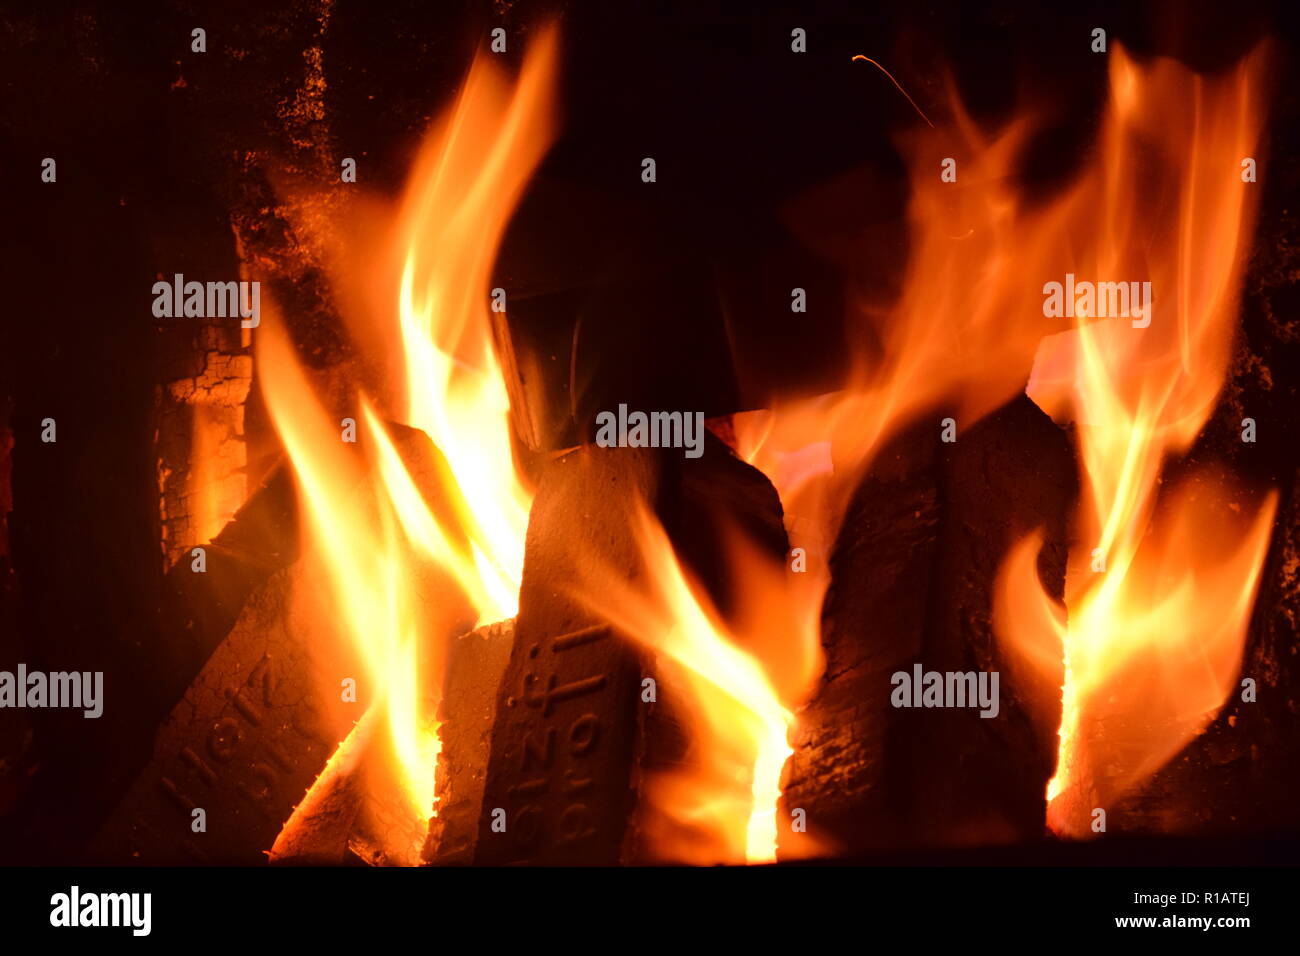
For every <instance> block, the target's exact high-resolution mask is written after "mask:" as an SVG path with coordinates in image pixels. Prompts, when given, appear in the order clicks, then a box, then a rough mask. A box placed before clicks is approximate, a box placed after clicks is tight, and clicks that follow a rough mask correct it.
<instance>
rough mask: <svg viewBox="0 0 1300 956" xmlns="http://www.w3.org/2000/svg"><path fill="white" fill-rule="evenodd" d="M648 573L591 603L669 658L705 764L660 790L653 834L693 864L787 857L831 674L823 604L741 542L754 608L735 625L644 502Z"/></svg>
mask: <svg viewBox="0 0 1300 956" xmlns="http://www.w3.org/2000/svg"><path fill="white" fill-rule="evenodd" d="M633 525H634V529H635V530H634V534H635V535H636V540H637V543H638V545H639V548H640V553H641V561H642V565H643V568H644V576H643V579H642V581H640V582H639V583H638V584H636V585H632V584H628V583H627V582H626V581H621V580H619V579H618V578H617V577H615V576H612V575H610V576H608V577H605V578H602V580H600V581H599V582H589V585H590V586H588V587H586V588H584V592H585V593H583V594H582V595H581V596H582V599H583V600H584V601H586V603H587V604H588V605H589V606H590V607H591V608H592V610H593V611H594V612H596V613H597V614H600V615H601V616H603V617H604V618H605V619H607V620H608V621H609V622H610V623H611V624H613V625H614V626H615V628H617V629H618V630H619V631H620V632H621V633H622V634H624V635H626V636H628V637H630V638H632V639H634V640H636V641H638V642H640V643H642V644H643V645H644V646H645V647H647V648H649V649H650V650H652V651H653V652H655V654H656V655H657V656H658V667H659V669H660V670H661V673H662V674H663V675H664V677H665V680H664V682H663V687H664V688H665V690H664V691H663V692H664V693H665V694H668V693H671V694H672V700H673V701H674V702H676V703H677V704H679V705H681V706H682V707H683V709H684V711H685V714H684V716H685V718H686V721H687V724H688V726H689V730H690V734H691V737H692V741H691V746H692V749H693V751H694V754H695V755H696V758H697V759H692V760H689V761H688V765H687V766H685V767H681V768H678V769H675V770H674V771H672V772H664V773H661V774H659V775H658V776H657V777H656V778H654V779H652V780H650V781H649V782H648V784H647V786H646V797H647V799H648V800H649V801H650V802H651V804H652V805H653V806H654V807H655V808H656V809H657V811H658V812H659V813H660V814H662V815H663V817H664V818H665V819H667V820H669V821H670V825H668V826H657V827H656V826H654V825H653V824H652V825H651V833H650V836H651V839H652V841H653V842H654V844H655V846H654V851H655V853H656V854H657V855H658V856H661V857H663V858H665V859H672V860H674V861H676V862H683V863H699V864H714V863H766V862H771V861H773V860H775V859H776V837H777V800H778V799H779V797H780V795H781V788H780V781H781V772H782V769H783V767H784V766H785V762H786V759H787V758H788V757H789V756H790V754H791V753H793V751H792V749H791V747H790V745H789V743H788V742H787V737H788V734H789V730H790V726H791V723H792V721H793V719H794V715H793V713H792V711H791V705H792V704H795V703H797V702H798V701H799V700H800V698H801V695H802V694H803V693H804V692H805V691H806V688H807V687H808V686H809V685H810V684H811V682H812V680H813V679H814V678H815V677H816V676H817V674H818V673H819V672H820V669H821V666H822V665H821V660H820V645H819V644H818V641H817V622H816V619H815V617H812V616H808V615H807V614H804V616H803V617H802V618H801V617H800V614H801V612H804V611H806V610H807V609H808V608H810V607H812V608H815V607H816V604H815V603H814V602H810V601H808V600H807V599H805V598H803V597H802V596H799V595H798V594H797V590H798V587H799V580H798V576H794V577H793V579H792V577H791V576H790V575H787V573H786V571H785V569H784V568H783V567H782V566H781V564H780V563H777V562H774V561H773V560H772V558H771V557H770V556H769V555H767V554H764V553H761V552H759V551H758V550H757V548H756V547H754V546H752V545H750V544H749V543H748V542H747V541H745V540H743V539H741V538H739V537H738V536H737V538H736V540H734V541H733V542H731V545H732V546H731V549H730V550H731V557H732V561H733V563H734V564H736V565H737V566H738V567H739V568H740V569H741V570H740V578H741V579H742V580H743V581H744V582H745V583H744V585H743V596H744V600H743V601H742V602H741V604H740V607H741V610H740V612H738V614H737V620H735V621H733V622H732V623H731V624H730V625H729V624H728V623H727V622H725V621H724V620H723V618H722V616H721V615H720V614H719V612H718V611H717V610H716V609H715V608H714V606H713V605H712V603H711V602H710V600H709V598H708V597H707V595H706V594H705V592H704V591H703V589H702V588H701V587H700V586H698V584H695V583H693V582H692V580H691V578H690V575H689V572H687V571H686V570H685V569H684V568H683V567H682V565H681V563H680V562H679V561H678V559H677V556H676V554H675V553H674V551H673V547H672V544H671V543H670V542H669V540H668V536H667V534H666V533H665V531H664V529H663V527H662V525H660V523H659V521H658V520H657V519H656V518H655V517H654V515H653V513H652V512H651V511H650V509H649V508H648V507H647V506H646V505H645V504H644V503H638V505H637V508H636V513H635V519H634V522H633Z"/></svg>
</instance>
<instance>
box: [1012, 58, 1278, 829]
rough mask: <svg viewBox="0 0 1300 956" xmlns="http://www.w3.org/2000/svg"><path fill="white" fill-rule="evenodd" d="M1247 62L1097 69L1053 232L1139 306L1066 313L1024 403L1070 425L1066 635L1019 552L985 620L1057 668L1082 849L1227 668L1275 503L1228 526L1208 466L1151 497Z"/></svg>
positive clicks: (1212, 275)
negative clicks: (1089, 136)
mask: <svg viewBox="0 0 1300 956" xmlns="http://www.w3.org/2000/svg"><path fill="white" fill-rule="evenodd" d="M1260 61H1261V57H1260V54H1259V53H1256V54H1254V55H1252V56H1251V57H1250V58H1248V59H1247V60H1246V61H1244V62H1243V63H1242V64H1240V65H1239V66H1238V68H1237V69H1236V70H1235V71H1234V72H1233V73H1231V74H1230V75H1228V76H1225V77H1220V78H1214V79H1206V78H1203V77H1200V76H1195V75H1192V74H1190V73H1189V71H1188V70H1186V69H1185V68H1183V67H1181V66H1179V65H1178V64H1176V63H1174V62H1172V61H1166V60H1157V61H1155V62H1153V63H1151V64H1150V65H1145V66H1143V65H1139V64H1137V63H1135V62H1134V61H1133V60H1132V59H1130V58H1129V57H1128V56H1127V55H1125V54H1124V53H1123V52H1122V51H1117V52H1115V53H1113V54H1112V59H1111V99H1110V104H1109V109H1108V111H1107V114H1106V120H1105V125H1104V128H1103V133H1102V139H1101V151H1100V159H1099V162H1097V163H1096V164H1095V165H1093V166H1092V167H1090V168H1089V169H1088V170H1087V172H1086V173H1085V174H1084V175H1083V176H1082V177H1081V178H1080V179H1079V181H1078V182H1077V183H1076V184H1075V186H1074V187H1072V189H1071V191H1070V193H1069V194H1068V195H1067V196H1066V197H1065V199H1064V200H1063V201H1062V208H1065V209H1073V210H1074V211H1075V213H1076V214H1071V215H1070V216H1069V217H1068V218H1067V220H1066V221H1065V223H1064V225H1065V226H1066V227H1067V228H1070V229H1071V231H1072V233H1073V234H1074V235H1075V236H1078V237H1083V236H1088V235H1095V236H1096V237H1097V238H1096V239H1095V240H1094V241H1092V242H1091V243H1089V242H1085V241H1083V240H1082V238H1080V240H1079V248H1078V250H1077V251H1076V253H1075V256H1074V257H1072V260H1071V261H1072V263H1073V265H1072V271H1073V272H1074V273H1076V274H1078V275H1079V276H1080V277H1081V278H1082V277H1085V276H1086V277H1088V278H1094V277H1095V278H1096V279H1098V280H1108V281H1109V280H1143V281H1149V282H1150V283H1151V289H1152V300H1153V307H1152V308H1151V311H1150V313H1149V315H1147V316H1145V317H1143V319H1142V320H1140V321H1137V320H1133V321H1131V320H1130V319H1128V318H1115V317H1110V318H1106V319H1098V318H1095V317H1094V314H1092V313H1090V312H1089V310H1088V309H1087V308H1084V309H1082V310H1080V311H1081V312H1083V313H1084V314H1080V315H1079V316H1078V317H1077V319H1076V328H1074V329H1073V330H1071V331H1070V332H1066V333H1062V334H1061V335H1058V336H1054V337H1053V338H1050V339H1048V340H1046V341H1045V342H1044V343H1043V348H1042V350H1041V351H1040V353H1039V356H1038V360H1037V363H1036V365H1035V371H1034V376H1033V379H1032V380H1031V382H1030V385H1029V388H1028V389H1027V391H1028V393H1029V395H1030V397H1031V398H1033V399H1034V401H1035V402H1037V403H1038V404H1039V405H1040V407H1042V408H1043V409H1044V410H1045V411H1047V412H1048V413H1049V414H1052V415H1053V417H1055V418H1057V419H1058V420H1064V419H1073V420H1074V421H1075V422H1076V423H1077V425H1078V436H1079V450H1080V458H1081V467H1082V478H1083V488H1084V498H1083V501H1082V502H1081V505H1080V509H1079V514H1078V515H1077V516H1076V547H1075V548H1074V550H1073V552H1072V554H1071V560H1070V566H1069V569H1068V571H1067V580H1066V595H1065V602H1066V606H1067V608H1068V609H1069V614H1068V617H1069V622H1068V624H1066V623H1064V621H1063V620H1062V617H1061V615H1060V614H1059V613H1057V612H1055V611H1054V610H1053V609H1052V608H1051V607H1050V603H1051V602H1050V601H1049V599H1048V598H1047V597H1046V596H1045V595H1044V594H1043V592H1042V588H1041V585H1040V583H1039V581H1038V577H1037V574H1036V572H1035V571H1034V560H1035V557H1036V554H1037V540H1036V539H1030V540H1028V541H1026V542H1023V543H1022V544H1021V545H1020V546H1019V547H1018V548H1016V549H1015V550H1014V551H1013V552H1012V554H1011V555H1010V556H1009V558H1008V560H1007V562H1006V566H1005V567H1004V569H1003V572H1002V576H1001V579H1000V583H999V587H998V592H999V593H998V603H997V609H996V620H997V626H998V630H999V633H1000V634H1001V636H1002V637H1003V638H1004V639H1005V640H1006V641H1008V642H1009V645H1010V647H1011V648H1013V649H1014V650H1015V651H1016V652H1017V653H1018V654H1019V655H1020V657H1021V659H1022V660H1025V661H1028V662H1029V663H1030V664H1031V665H1032V666H1033V667H1034V668H1036V669H1037V670H1038V671H1039V672H1040V673H1050V672H1051V671H1052V669H1053V668H1055V670H1056V672H1057V673H1061V672H1062V671H1063V699H1062V715H1061V724H1060V748H1059V754H1058V764H1057V770H1056V774H1055V776H1054V777H1053V778H1052V780H1051V782H1050V783H1049V786H1048V793H1047V796H1048V799H1049V801H1050V805H1049V810H1048V822H1049V824H1050V826H1051V827H1052V829H1053V830H1055V831H1056V832H1058V833H1062V834H1068V835H1073V836H1081V835H1086V834H1088V833H1089V831H1090V824H1091V823H1092V819H1093V817H1092V814H1093V810H1094V808H1102V809H1107V808H1109V807H1111V806H1113V801H1114V800H1115V799H1116V798H1117V797H1119V796H1120V795H1122V794H1123V793H1124V792H1126V791H1128V790H1130V789H1132V788H1133V787H1134V786H1136V785H1138V784H1139V783H1141V781H1143V780H1144V779H1145V778H1146V777H1148V776H1149V775H1150V774H1152V773H1154V772H1155V771H1156V770H1158V769H1159V768H1160V767H1161V766H1162V765H1163V764H1165V763H1166V762H1167V761H1168V760H1169V759H1170V758H1171V757H1173V756H1174V755H1175V754H1176V753H1177V752H1178V751H1179V750H1180V749H1181V748H1182V747H1183V746H1184V745H1185V744H1186V743H1187V742H1188V741H1189V740H1190V739H1191V738H1192V737H1194V736H1195V735H1196V734H1197V733H1199V732H1200V731H1201V730H1203V729H1204V727H1205V726H1206V725H1207V724H1208V723H1209V721H1211V720H1212V719H1213V718H1214V716H1215V714H1217V713H1218V710H1219V708H1220V707H1221V706H1222V705H1223V702H1224V699H1225V697H1226V695H1227V694H1228V692H1229V690H1230V688H1231V686H1232V683H1233V679H1234V675H1235V674H1236V669H1237V667H1238V666H1239V663H1240V660H1241V653H1242V648H1243V645H1244V641H1245V636H1246V624H1247V618H1248V615H1249V612H1250V608H1251V605H1252V603H1253V599H1254V592H1255V587H1256V584H1257V582H1258V578H1259V573H1260V567H1261V563H1262V561H1263V556H1264V553H1265V550H1266V547H1267V543H1268V537H1269V529H1270V526H1271V523H1272V518H1273V512H1274V507H1275V496H1273V495H1270V496H1269V497H1268V499H1267V501H1266V502H1265V503H1264V504H1263V505H1261V506H1256V507H1254V508H1253V509H1252V508H1249V507H1248V510H1253V511H1254V515H1253V517H1252V518H1249V519H1245V518H1241V517H1239V516H1238V515H1239V513H1240V512H1242V511H1243V506H1242V504H1241V503H1239V500H1238V499H1239V498H1240V497H1241V495H1240V493H1239V492H1238V491H1237V490H1235V489H1234V487H1233V486H1232V483H1231V482H1230V481H1228V480H1225V479H1223V478H1221V477H1218V476H1215V475H1212V474H1210V473H1209V472H1208V471H1207V470H1205V469H1201V470H1200V471H1198V472H1197V473H1196V474H1195V475H1193V476H1190V477H1188V478H1185V479H1184V480H1182V481H1181V482H1180V483H1179V485H1178V486H1177V487H1176V488H1174V489H1173V490H1172V491H1171V492H1170V493H1169V494H1167V495H1165V496H1161V495H1160V483H1161V473H1162V469H1163V468H1164V467H1165V463H1166V461H1167V460H1168V459H1169V457H1170V456H1172V455H1177V454H1180V453H1182V452H1185V451H1186V450H1187V449H1188V448H1189V446H1190V445H1191V443H1192V442H1193V440H1194V439H1195V438H1196V436H1197V435H1198V434H1199V433H1200V431H1201V428H1202V427H1203V426H1204V424H1205V422H1206V420H1207V419H1208V417H1209V415H1210V413H1211V411H1212V410H1213V407H1214V403H1215V401H1216V399H1217V396H1218V393H1219V390H1220V388H1221V387H1222V383H1223V380H1224V377H1225V374H1226V371H1227V367H1228V361H1229V358H1230V349H1231V344H1232V336H1233V329H1234V325H1235V317H1236V306H1237V293H1238V286H1239V283H1240V278H1241V268H1242V263H1243V261H1244V255H1245V253H1246V251H1247V243H1246V242H1244V241H1243V240H1246V239H1247V238H1248V237H1249V235H1250V230H1251V225H1252V222H1253V211H1254V202H1253V194H1252V190H1253V189H1254V188H1255V187H1254V186H1252V185H1250V184H1248V183H1243V182H1242V180H1241V176H1240V171H1241V163H1242V160H1243V158H1244V157H1248V156H1252V155H1254V151H1255V146H1256V143H1257V137H1258V133H1259V129H1260V124H1261V115H1260V111H1259V108H1258V105H1257V103H1256V98H1257V93H1258V90H1257V85H1258V84H1257V76H1258V73H1259V71H1260V67H1261V62H1260ZM1139 162H1142V163H1147V164H1150V166H1149V168H1147V169H1145V171H1141V172H1140V171H1139V169H1140V167H1139ZM1085 211H1086V212H1085ZM1080 214H1081V215H1080ZM1056 278H1059V276H1057V277H1056ZM1143 322H1149V325H1147V326H1146V327H1142V325H1143ZM1053 659H1054V660H1053ZM1062 661H1063V666H1062ZM1058 686H1059V685H1058Z"/></svg>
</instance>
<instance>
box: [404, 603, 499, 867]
mask: <svg viewBox="0 0 1300 956" xmlns="http://www.w3.org/2000/svg"><path fill="white" fill-rule="evenodd" d="M514 638H515V622H514V621H500V622H498V623H496V624H489V625H487V626H485V627H480V628H476V629H475V630H473V631H470V632H469V633H468V634H466V635H464V636H463V637H461V638H459V639H458V640H457V641H455V642H454V643H453V644H452V646H451V649H450V651H449V653H448V655H447V676H446V679H445V680H444V682H443V689H442V700H441V702H440V703H439V705H438V737H439V740H440V741H441V743H442V750H441V752H440V754H439V756H438V779H437V781H436V787H437V800H438V803H437V816H435V817H434V818H433V819H432V820H430V821H429V836H428V841H427V842H426V844H425V849H424V859H425V860H426V861H427V862H430V863H438V864H441V865H451V864H465V863H471V862H473V859H474V851H475V848H476V847H477V845H478V836H479V820H481V819H482V817H483V790H484V787H485V785H486V783H487V769H488V757H489V755H490V753H491V743H492V726H493V722H494V720H495V718H496V702H497V694H498V692H499V690H500V687H501V681H502V678H503V676H504V674H505V669H506V665H507V664H508V663H509V660H510V650H511V648H512V647H513V646H514Z"/></svg>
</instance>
